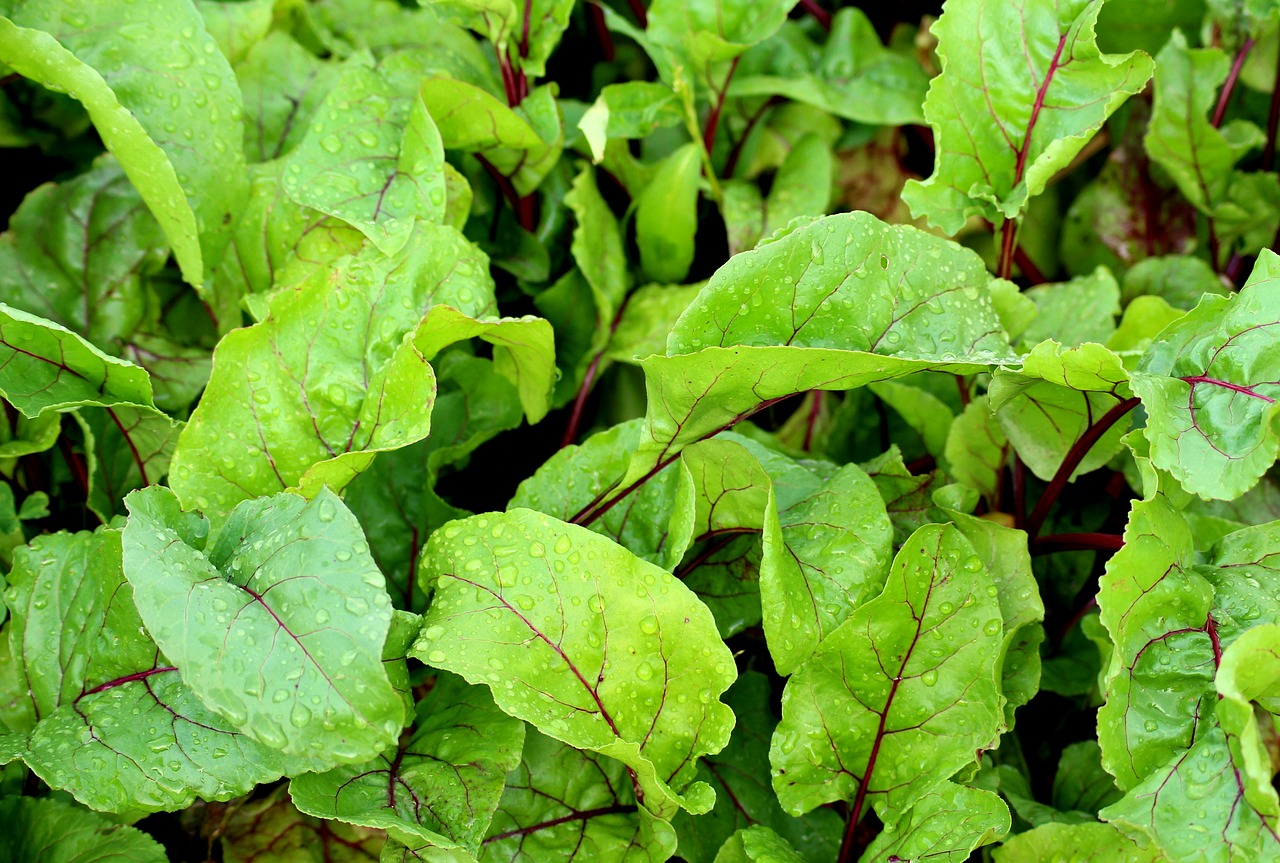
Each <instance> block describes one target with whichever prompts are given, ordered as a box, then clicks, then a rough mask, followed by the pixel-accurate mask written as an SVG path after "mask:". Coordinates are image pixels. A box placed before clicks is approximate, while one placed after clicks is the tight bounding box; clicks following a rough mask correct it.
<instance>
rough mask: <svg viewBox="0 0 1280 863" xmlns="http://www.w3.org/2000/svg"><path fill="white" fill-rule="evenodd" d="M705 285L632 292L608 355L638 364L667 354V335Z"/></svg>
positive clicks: (651, 287) (621, 360)
mask: <svg viewBox="0 0 1280 863" xmlns="http://www.w3.org/2000/svg"><path fill="white" fill-rule="evenodd" d="M703 284H704V283H701V282H700V283H697V284H693V285H645V286H644V287H641V288H637V289H636V290H634V291H632V292H631V294H630V296H629V299H628V300H627V305H626V308H625V309H623V312H622V318H621V320H619V321H618V328H617V329H616V330H614V332H613V336H612V337H611V338H610V339H609V345H608V352H607V353H606V356H607V357H608V358H609V359H611V360H616V361H618V362H620V363H629V364H635V362H636V360H637V359H643V358H645V357H648V356H652V355H653V354H661V353H664V352H665V351H666V349H667V335H668V334H669V333H670V332H671V328H672V327H673V326H674V325H675V322H676V321H677V320H678V319H679V317H680V315H681V314H683V313H684V310H685V309H687V308H688V307H689V303H691V302H693V299H694V297H696V296H697V295H698V292H699V291H701V290H702V287H703Z"/></svg>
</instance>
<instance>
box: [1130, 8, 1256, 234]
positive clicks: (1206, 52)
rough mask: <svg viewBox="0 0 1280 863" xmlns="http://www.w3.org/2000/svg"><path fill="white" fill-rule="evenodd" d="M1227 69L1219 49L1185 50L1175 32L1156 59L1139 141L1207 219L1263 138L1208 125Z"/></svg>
mask: <svg viewBox="0 0 1280 863" xmlns="http://www.w3.org/2000/svg"><path fill="white" fill-rule="evenodd" d="M1230 65H1231V58H1230V57H1228V56H1227V54H1226V53H1225V52H1223V51H1222V50H1220V49H1218V48H1188V47H1187V40H1186V37H1185V36H1183V35H1182V31H1180V30H1175V31H1174V32H1173V38H1172V39H1170V41H1169V43H1168V44H1167V45H1165V46H1164V49H1163V50H1162V51H1161V52H1160V54H1159V55H1158V56H1157V57H1156V80H1155V88H1154V89H1155V102H1154V105H1153V108H1152V112H1151V123H1150V125H1149V127H1148V129H1147V134H1146V137H1145V138H1144V139H1143V143H1144V145H1145V146H1146V148H1147V153H1148V154H1149V155H1150V156H1151V159H1152V160H1153V161H1154V162H1155V163H1156V164H1158V165H1160V167H1162V168H1164V169H1165V170H1166V171H1167V172H1168V173H1169V176H1171V177H1172V178H1173V180H1174V182H1176V183H1177V184H1178V189H1179V190H1180V191H1181V192H1182V194H1183V195H1184V196H1186V199H1187V200H1188V201H1190V202H1191V203H1192V204H1194V205H1195V206H1196V207H1197V208H1198V209H1200V210H1201V211H1202V212H1204V213H1205V214H1207V215H1214V214H1216V213H1217V212H1218V210H1219V208H1220V207H1222V206H1223V205H1224V204H1225V203H1226V202H1227V199H1228V196H1229V190H1230V185H1231V181H1232V178H1233V176H1234V175H1235V170H1234V169H1235V164H1236V162H1238V161H1239V160H1240V158H1241V157H1242V156H1244V154H1245V153H1247V152H1248V151H1249V150H1251V149H1253V148H1254V147H1259V146H1261V145H1262V142H1263V140H1264V136H1263V134H1262V132H1261V130H1260V129H1258V127H1256V126H1254V125H1253V124H1252V123H1249V122H1247V121H1244V120H1234V121H1232V122H1230V123H1227V124H1226V125H1224V126H1223V127H1222V128H1220V129H1219V128H1216V127H1215V126H1214V125H1213V124H1212V123H1211V122H1210V121H1209V117H1208V114H1209V111H1210V109H1211V108H1212V107H1213V105H1214V104H1215V103H1216V102H1217V98H1218V87H1219V85H1221V84H1222V82H1223V81H1224V80H1225V79H1226V77H1227V71H1228V68H1229V66H1230Z"/></svg>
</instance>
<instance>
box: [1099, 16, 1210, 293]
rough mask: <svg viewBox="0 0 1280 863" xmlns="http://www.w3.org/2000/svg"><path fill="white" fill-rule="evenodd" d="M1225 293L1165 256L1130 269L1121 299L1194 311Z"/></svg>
mask: <svg viewBox="0 0 1280 863" xmlns="http://www.w3.org/2000/svg"><path fill="white" fill-rule="evenodd" d="M1113 2H1114V0H1113ZM1228 293H1229V289H1228V288H1227V287H1226V285H1224V284H1222V280H1221V279H1219V278H1218V276H1217V274H1216V273H1214V272H1213V267H1211V266H1209V263H1208V262H1207V261H1203V260H1201V259H1200V258H1192V257H1189V256H1187V255H1169V256H1167V257H1162V258H1145V259H1144V260H1141V261H1138V263H1136V264H1134V265H1133V266H1132V267H1130V268H1129V269H1128V270H1127V271H1126V272H1125V274H1124V284H1123V286H1122V298H1121V299H1122V301H1123V302H1124V304H1125V305H1126V306H1128V305H1131V304H1132V303H1133V301H1134V300H1135V299H1137V298H1138V297H1140V296H1146V295H1153V296H1157V297H1163V298H1164V299H1165V300H1167V301H1168V302H1169V304H1170V305H1172V306H1175V307H1176V308H1179V309H1183V310H1184V311H1185V310H1187V309H1191V308H1194V307H1195V305H1196V303H1198V302H1200V298H1201V297H1202V296H1204V295H1205V294H1221V295H1223V296H1226V295H1227V294H1228Z"/></svg>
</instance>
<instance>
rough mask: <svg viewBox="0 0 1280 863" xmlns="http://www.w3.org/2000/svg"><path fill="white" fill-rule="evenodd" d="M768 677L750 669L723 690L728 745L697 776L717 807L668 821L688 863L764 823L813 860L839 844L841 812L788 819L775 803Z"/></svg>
mask: <svg viewBox="0 0 1280 863" xmlns="http://www.w3.org/2000/svg"><path fill="white" fill-rule="evenodd" d="M769 702H770V695H769V681H768V679H767V678H766V677H765V676H764V675H762V674H759V673H758V672H754V671H748V672H745V673H743V674H742V675H740V676H739V677H738V681H737V682H736V683H734V685H733V686H732V687H731V688H730V689H729V691H728V692H727V693H726V694H725V703H726V704H728V705H729V707H731V708H732V709H733V713H734V715H735V716H736V717H737V719H738V722H737V725H736V726H735V727H734V729H733V737H732V738H731V739H730V741H729V745H728V746H726V747H725V748H724V750H723V751H721V752H720V753H718V754H716V755H708V756H706V757H704V758H703V759H702V762H701V763H700V764H699V765H698V778H699V779H701V780H702V781H704V782H706V783H707V784H708V785H710V786H711V787H712V788H714V789H715V792H716V805H715V808H714V809H712V810H711V811H710V812H707V813H705V814H703V815H689V814H688V813H685V812H681V813H680V814H679V815H677V816H676V817H675V818H674V819H673V820H672V822H671V823H672V826H674V827H675V829H676V833H677V834H678V835H679V837H680V845H679V849H678V851H679V854H680V856H681V857H682V858H683V859H685V860H686V861H688V863H710V861H711V860H712V858H713V857H714V856H715V854H716V851H717V849H719V848H720V846H721V845H723V844H724V843H725V842H726V841H727V840H728V839H729V837H730V836H731V835H732V834H733V833H734V832H736V831H739V830H742V829H745V828H748V827H751V826H752V825H756V824H759V825H763V826H765V827H768V828H769V829H771V830H773V831H775V832H776V833H778V834H779V835H781V836H782V837H784V838H785V839H786V840H787V841H788V842H790V843H791V844H792V845H794V846H795V847H796V848H798V849H799V850H801V851H802V852H804V853H805V854H806V855H807V857H808V858H809V859H812V860H832V859H834V858H835V856H836V852H837V851H838V850H839V847H840V833H841V830H842V828H843V824H842V822H841V819H840V816H838V815H837V814H836V813H835V812H832V811H831V810H829V809H818V810H816V811H814V812H811V813H809V814H808V815H806V816H805V817H804V818H792V817H791V816H789V815H787V814H785V813H784V812H783V811H782V808H781V807H780V806H779V805H778V798H777V796H776V795H774V793H773V788H771V787H770V785H769V738H770V737H771V736H772V734H773V728H774V726H775V725H777V719H776V718H775V717H774V715H773V713H772V711H771V710H770V709H769Z"/></svg>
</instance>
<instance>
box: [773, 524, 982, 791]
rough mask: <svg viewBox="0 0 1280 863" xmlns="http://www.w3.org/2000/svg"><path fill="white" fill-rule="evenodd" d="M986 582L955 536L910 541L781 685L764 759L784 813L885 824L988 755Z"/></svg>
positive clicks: (928, 530) (935, 529)
mask: <svg viewBox="0 0 1280 863" xmlns="http://www.w3.org/2000/svg"><path fill="white" fill-rule="evenodd" d="M990 579H991V576H990V575H989V574H988V573H987V571H986V568H985V567H984V566H983V565H982V561H981V559H979V558H978V557H977V556H976V555H974V553H973V547H972V546H971V545H970V544H969V542H968V541H967V540H966V539H965V538H964V537H963V536H962V535H961V534H960V532H959V531H957V530H956V529H955V528H953V527H950V526H943V525H926V526H925V527H922V528H920V529H919V530H918V531H916V532H915V533H914V534H912V536H911V538H910V539H908V540H907V542H906V544H905V545H903V547H902V550H901V551H900V552H898V555H897V557H895V558H894V561H893V566H892V568H891V569H890V572H889V578H888V581H887V582H886V584H885V589H884V592H883V593H882V594H881V595H880V596H879V597H878V598H876V599H874V600H872V601H871V602H868V603H867V604H865V605H863V606H862V607H860V608H859V609H857V610H856V611H855V612H854V613H853V615H852V616H851V617H850V618H849V620H847V621H846V622H845V623H844V624H843V625H842V626H841V627H840V628H839V629H837V630H836V631H835V632H834V633H832V634H831V635H829V636H828V637H827V638H826V639H825V640H824V641H823V643H822V644H821V645H820V646H819V648H818V652H817V653H815V654H814V656H813V658H812V659H810V660H809V661H808V662H806V663H805V664H804V665H803V666H801V667H800V669H799V671H797V672H796V673H795V674H794V675H793V676H792V677H791V679H790V680H788V681H787V688H786V690H785V692H784V693H783V697H782V722H781V723H780V724H779V725H778V728H777V730H776V731H775V732H774V737H773V745H772V748H771V749H770V753H769V760H770V761H771V762H772V764H773V787H774V790H775V791H776V792H777V794H778V799H779V801H780V802H781V803H782V807H783V809H784V810H786V811H788V812H790V813H792V814H800V813H803V812H806V811H808V810H810V809H812V808H814V807H815V806H820V805H822V804H823V803H828V802H831V801H833V800H855V803H854V808H855V812H856V811H860V810H861V806H862V804H863V802H868V803H870V804H872V805H873V806H874V807H875V809H876V811H877V812H878V813H880V814H881V816H882V817H888V815H889V813H894V812H902V811H905V810H906V809H907V808H908V807H910V806H911V805H913V804H914V803H916V802H917V801H919V800H921V799H922V798H923V797H924V796H925V795H927V794H928V793H930V792H931V791H934V790H935V789H937V788H938V787H939V786H940V785H941V784H942V782H944V781H945V780H946V778H947V777H948V776H950V775H951V774H953V773H954V772H955V771H957V770H959V769H960V768H962V767H964V766H965V765H967V764H971V763H973V760H974V751H975V750H976V749H983V748H987V747H989V746H990V745H991V743H992V742H993V741H994V740H995V738H996V735H997V728H998V726H999V723H1000V711H999V709H998V707H997V704H998V697H999V696H998V693H997V689H996V673H997V662H998V661H999V652H1000V643H1001V634H1002V630H1003V626H1002V624H1001V619H1000V608H999V605H998V603H997V602H996V599H995V597H994V596H992V595H991V593H990V592H989V591H988V590H987V588H988V587H990V586H991V580H990ZM837 716H838V717H839V719H838V720H837V719H836V718H835V717H837ZM813 731H817V732H818V734H817V735H816V736H815V735H813V734H812V732H813ZM921 759H924V760H925V761H926V762H927V763H928V764H929V765H930V766H929V770H927V771H925V772H920V771H918V770H917V769H916V765H918V764H919V763H920V760H921Z"/></svg>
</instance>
